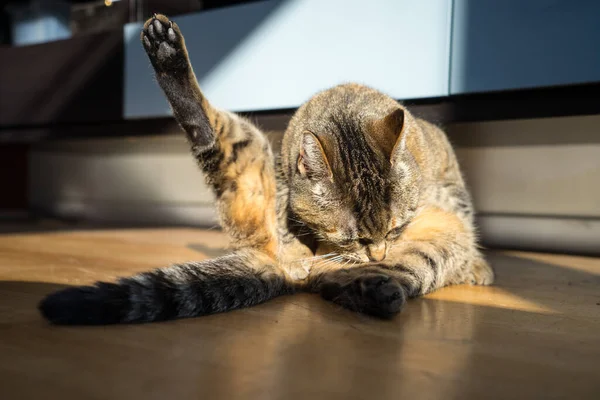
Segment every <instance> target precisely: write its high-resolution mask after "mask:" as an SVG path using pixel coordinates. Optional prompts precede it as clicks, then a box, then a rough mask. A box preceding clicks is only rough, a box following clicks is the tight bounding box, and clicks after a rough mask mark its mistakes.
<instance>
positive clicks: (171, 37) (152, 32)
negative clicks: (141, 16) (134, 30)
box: [141, 14, 188, 71]
mask: <svg viewBox="0 0 600 400" xmlns="http://www.w3.org/2000/svg"><path fill="white" fill-rule="evenodd" d="M141 40H142V44H143V45H144V49H145V50H146V53H147V54H148V57H150V61H151V62H152V65H153V66H154V68H155V69H156V70H157V71H169V70H180V69H185V68H187V66H188V61H187V55H186V52H185V45H184V43H183V36H182V35H181V31H180V30H179V27H178V26H177V24H175V23H174V22H173V21H171V20H169V19H168V18H167V17H165V16H164V15H161V14H154V16H153V17H152V18H150V19H149V20H148V21H146V23H145V24H144V29H143V30H142V33H141Z"/></svg>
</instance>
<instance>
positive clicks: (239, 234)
mask: <svg viewBox="0 0 600 400" xmlns="http://www.w3.org/2000/svg"><path fill="white" fill-rule="evenodd" d="M141 39H142V43H143V46H144V48H145V49H146V52H147V53H148V56H149V58H150V61H151V62H152V65H153V67H154V70H155V72H156V79H157V81H158V83H159V85H160V86H161V88H162V89H163V90H164V92H165V94H166V96H167V98H168V100H169V102H170V104H171V107H172V108H173V112H174V114H175V118H176V119H177V121H178V122H179V124H180V125H181V126H182V128H183V129H184V130H185V132H186V134H187V137H188V139H189V143H190V145H191V151H192V154H193V155H194V157H195V158H196V160H197V161H198V164H199V166H200V168H201V169H202V170H203V171H204V174H205V176H206V180H207V182H208V184H209V185H210V186H211V187H212V189H213V190H214V193H215V194H216V197H217V206H218V210H219V214H220V217H221V221H222V226H223V228H224V230H225V232H227V234H228V235H229V236H230V237H231V241H232V244H233V247H234V249H233V252H232V253H231V254H229V255H226V256H224V257H220V258H216V259H214V260H209V261H200V262H190V263H186V264H180V265H173V266H170V267H167V268H161V269H157V270H155V271H152V272H146V273H142V274H140V275H137V276H133V277H130V278H123V279H120V280H119V281H118V282H116V283H104V282H98V283H96V284H95V285H93V286H83V287H72V288H67V289H64V290H62V291H59V292H56V293H53V294H51V295H50V296H48V297H47V298H45V299H44V300H43V301H42V302H41V304H40V310H41V312H42V314H43V315H44V316H45V317H46V318H47V319H48V320H49V321H51V322H53V323H56V324H111V323H135V322H150V321H161V320H167V319H173V318H183V317H193V316H199V315H206V314H212V313H217V312H223V311H228V310H232V309H236V308H241V307H248V306H252V305H255V304H258V303H261V302H264V301H266V300H269V299H271V298H273V297H275V296H280V295H284V294H291V293H294V292H296V291H299V290H301V291H310V292H314V293H319V294H320V295H321V296H322V297H323V298H325V299H327V300H330V301H332V302H334V303H337V304H339V305H341V306H343V307H345V308H347V309H350V310H353V311H358V312H362V313H366V314H370V315H374V316H379V317H384V318H385V317H390V316H393V315H394V314H396V313H398V312H399V311H400V310H401V309H402V306H403V305H404V304H405V302H406V299H407V298H410V297H415V296H419V295H423V294H426V293H429V292H431V291H433V290H436V289H438V288H440V287H442V286H446V285H450V284H460V283H468V284H480V285H487V284H490V283H492V281H493V277H494V274H493V271H492V269H491V268H490V266H489V265H488V264H487V263H486V261H485V260H484V259H483V257H482V255H481V253H480V252H479V251H478V247H477V237H476V232H475V227H474V224H473V210H472V206H471V200H470V196H469V193H468V192H467V189H466V188H465V184H464V181H463V178H462V176H461V173H460V170H459V166H458V164H457V161H456V158H455V155H454V152H453V151H452V148H451V147H450V145H449V143H448V141H447V139H446V137H445V135H444V133H443V132H442V131H441V130H440V129H438V128H437V127H435V126H434V125H431V124H429V123H427V122H425V121H423V120H420V119H417V118H415V117H413V116H412V115H411V114H410V113H409V112H408V110H406V109H405V108H404V107H403V106H401V105H400V104H398V103H397V102H396V101H394V100H393V99H391V98H390V97H388V96H386V95H384V94H382V93H380V92H377V91H375V90H373V89H370V88H367V87H364V86H361V85H357V84H346V85H341V86H337V87H334V88H332V89H329V90H326V91H324V92H321V93H319V94H317V95H315V96H314V97H313V98H311V99H310V100H309V101H308V102H307V103H305V104H304V105H302V106H301V107H300V108H299V109H298V111H297V112H296V114H295V115H294V116H293V118H292V119H291V121H290V123H289V127H288V128H287V131H286V132H285V136H284V140H283V148H282V151H281V162H280V163H279V164H278V165H277V167H276V163H275V161H274V157H273V154H272V152H271V148H270V146H269V142H268V141H267V139H266V138H265V137H264V135H263V134H262V133H261V132H260V130H259V129H258V128H257V127H256V126H254V125H252V124H251V123H250V122H249V121H247V120H245V119H243V118H241V117H240V116H238V115H235V114H233V113H229V112H227V111H223V110H219V109H217V108H215V107H213V106H212V105H211V104H210V103H209V102H208V100H207V99H206V98H205V97H204V96H203V94H202V92H201V90H200V88H199V86H198V83H197V81H196V77H195V76H194V72H193V70H192V66H191V65H190V62H189V58H188V54H187V52H186V48H185V45H184V40H183V36H182V35H181V32H180V31H179V28H178V27H177V25H176V24H175V23H173V22H171V21H169V20H168V19H167V18H166V17H165V16H163V15H155V16H154V17H153V18H151V19H150V20H148V21H147V22H146V24H145V25H144V29H143V32H142V35H141Z"/></svg>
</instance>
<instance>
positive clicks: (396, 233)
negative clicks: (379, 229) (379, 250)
mask: <svg viewBox="0 0 600 400" xmlns="http://www.w3.org/2000/svg"><path fill="white" fill-rule="evenodd" d="M407 226H408V222H407V223H404V224H402V225H399V226H397V227H395V228H392V229H391V230H390V231H389V232H388V233H387V235H386V236H385V238H386V239H388V240H391V239H397V238H398V237H400V235H402V232H404V230H405V229H406V227H407Z"/></svg>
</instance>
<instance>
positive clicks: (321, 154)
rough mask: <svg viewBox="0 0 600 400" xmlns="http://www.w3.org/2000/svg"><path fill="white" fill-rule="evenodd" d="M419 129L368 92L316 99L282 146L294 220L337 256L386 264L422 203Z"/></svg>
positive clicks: (347, 88) (343, 90)
mask: <svg viewBox="0 0 600 400" xmlns="http://www.w3.org/2000/svg"><path fill="white" fill-rule="evenodd" d="M416 129H419V127H418V126H417V124H416V122H415V120H414V118H413V117H412V116H411V115H410V114H409V113H408V112H407V111H406V110H405V109H404V108H403V107H402V106H401V105H399V104H398V103H397V102H396V101H394V100H393V99H391V98H389V97H388V96H385V95H383V94H381V93H379V92H377V91H375V90H372V89H369V88H366V87H364V86H359V85H342V86H337V87H335V88H333V89H330V90H327V91H325V92H322V93H319V94H318V95H316V96H315V97H313V98H312V99H311V100H309V101H308V102H307V103H306V104H305V105H303V106H302V107H301V108H300V109H299V110H298V112H297V113H296V114H295V115H294V117H293V118H292V121H291V122H290V126H289V128H288V131H287V132H286V135H285V137H284V143H283V161H284V163H283V166H284V174H285V175H286V178H287V179H288V182H289V184H290V189H291V190H290V197H289V201H290V208H291V210H292V211H293V213H294V214H295V217H296V218H297V219H300V220H301V221H302V222H303V223H304V224H306V225H307V226H308V227H309V228H310V229H311V230H312V231H313V232H314V234H315V235H316V237H318V238H319V239H320V240H321V241H323V242H325V244H326V245H327V247H328V248H331V249H333V251H336V252H339V253H350V254H353V255H354V256H356V257H358V258H360V259H361V260H363V261H368V260H373V261H380V260H382V259H384V258H385V256H386V254H387V251H388V250H389V247H390V245H391V243H392V242H393V241H394V240H395V239H397V238H398V237H399V236H400V235H401V233H402V231H403V229H404V228H405V227H406V224H407V223H408V222H409V221H410V219H411V218H412V217H413V215H414V213H415V210H416V207H417V202H418V199H419V187H420V173H419V169H418V168H417V164H416V162H415V159H414V155H413V154H411V152H410V151H409V150H408V147H409V146H408V145H407V144H408V142H409V140H410V136H411V134H413V132H414V131H415V130H416Z"/></svg>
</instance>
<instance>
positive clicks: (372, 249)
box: [367, 242, 386, 261]
mask: <svg viewBox="0 0 600 400" xmlns="http://www.w3.org/2000/svg"><path fill="white" fill-rule="evenodd" d="M385 247H386V244H385V242H379V243H373V244H370V245H368V246H367V256H369V260H371V261H383V260H384V259H385V254H386V248H385Z"/></svg>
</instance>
